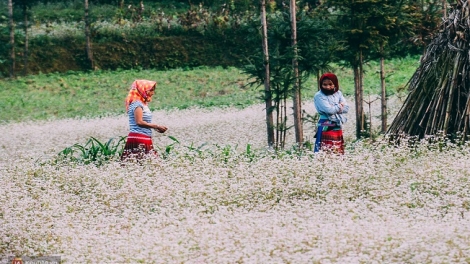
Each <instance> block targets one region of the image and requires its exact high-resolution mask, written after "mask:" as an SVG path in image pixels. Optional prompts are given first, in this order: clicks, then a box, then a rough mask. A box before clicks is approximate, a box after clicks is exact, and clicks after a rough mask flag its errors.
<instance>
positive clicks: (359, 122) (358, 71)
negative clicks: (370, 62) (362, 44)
mask: <svg viewBox="0 0 470 264" xmlns="http://www.w3.org/2000/svg"><path fill="white" fill-rule="evenodd" d="M353 71H354V88H355V95H354V99H355V104H356V105H355V106H356V138H358V139H359V138H361V135H362V132H363V131H364V122H365V118H364V107H363V100H364V98H363V86H362V78H363V77H362V52H359V58H358V63H355V65H354V66H353Z"/></svg>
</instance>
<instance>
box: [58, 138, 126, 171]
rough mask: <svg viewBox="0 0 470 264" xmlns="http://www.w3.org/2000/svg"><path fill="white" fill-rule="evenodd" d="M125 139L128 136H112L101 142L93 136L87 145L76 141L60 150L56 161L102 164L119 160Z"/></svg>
mask: <svg viewBox="0 0 470 264" xmlns="http://www.w3.org/2000/svg"><path fill="white" fill-rule="evenodd" d="M125 140H126V137H121V138H120V139H119V140H117V141H116V140H115V139H114V138H111V139H109V140H108V141H107V142H100V141H99V140H98V139H96V138H94V137H91V138H90V139H89V140H88V141H87V142H86V143H85V145H81V144H79V143H76V144H74V145H73V146H70V147H67V148H65V149H64V150H62V151H61V152H59V154H58V157H57V159H56V160H55V162H56V163H60V162H74V163H77V164H95V165H97V166H100V165H103V164H104V163H106V162H109V161H113V160H117V159H118V158H119V157H120V156H121V154H122V150H123V148H124V144H125Z"/></svg>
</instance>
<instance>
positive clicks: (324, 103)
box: [313, 94, 341, 115]
mask: <svg viewBox="0 0 470 264" xmlns="http://www.w3.org/2000/svg"><path fill="white" fill-rule="evenodd" d="M313 100H314V103H315V107H316V108H317V111H318V112H319V113H321V114H325V115H334V114H338V113H340V111H341V106H340V105H339V104H336V105H333V104H331V103H330V102H329V101H328V99H327V98H326V95H321V94H317V95H316V96H315V97H314V98H313Z"/></svg>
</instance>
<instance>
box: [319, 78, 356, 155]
mask: <svg viewBox="0 0 470 264" xmlns="http://www.w3.org/2000/svg"><path fill="white" fill-rule="evenodd" d="M319 84H320V90H319V91H318V92H317V93H316V94H315V96H314V103H315V108H316V109H317V112H318V113H319V114H320V120H319V121H318V129H317V134H316V140H315V150H314V151H315V152H318V151H320V150H328V151H332V152H334V153H339V154H344V140H343V130H342V125H343V124H344V123H345V122H346V121H347V118H346V116H345V114H346V113H347V112H348V111H349V106H348V105H347V103H346V100H345V98H344V96H343V94H342V93H341V91H340V90H339V82H338V78H337V77H336V75H335V74H333V73H331V72H327V73H325V74H323V75H322V76H321V77H320V82H319Z"/></svg>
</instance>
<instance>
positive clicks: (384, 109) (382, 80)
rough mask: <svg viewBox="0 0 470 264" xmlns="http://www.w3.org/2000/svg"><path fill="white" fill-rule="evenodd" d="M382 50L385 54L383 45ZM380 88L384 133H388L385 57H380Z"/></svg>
mask: <svg viewBox="0 0 470 264" xmlns="http://www.w3.org/2000/svg"><path fill="white" fill-rule="evenodd" d="M380 50H381V51H382V52H383V44H382V46H381V47H380ZM380 87H381V90H382V96H381V100H380V102H381V103H380V105H381V110H382V117H381V119H382V133H386V132H387V89H386V88H385V67H384V57H383V55H382V56H381V57H380Z"/></svg>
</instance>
